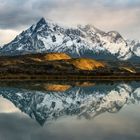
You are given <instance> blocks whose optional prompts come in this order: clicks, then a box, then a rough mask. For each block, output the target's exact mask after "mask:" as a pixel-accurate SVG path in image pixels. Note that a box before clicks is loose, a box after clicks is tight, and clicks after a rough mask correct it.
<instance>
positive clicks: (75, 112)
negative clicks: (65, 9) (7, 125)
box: [0, 82, 140, 125]
mask: <svg viewBox="0 0 140 140" xmlns="http://www.w3.org/2000/svg"><path fill="white" fill-rule="evenodd" d="M15 85H16V84H14V85H12V84H10V85H9V84H7V85H6V84H5V85H1V86H0V95H1V96H2V97H4V98H5V99H7V100H9V101H10V102H12V103H13V104H14V105H15V106H16V107H17V108H18V109H20V110H21V111H22V112H24V113H26V114H27V115H29V116H30V117H31V118H32V119H35V120H36V121H37V122H38V123H39V124H40V125H44V123H45V122H46V123H48V122H52V121H53V120H56V119H60V118H64V117H70V116H73V117H76V118H78V119H81V118H85V119H93V118H95V117H98V116H99V115H100V114H103V113H105V112H109V113H117V112H118V111H119V110H121V109H122V108H123V107H124V106H127V105H130V104H135V103H139V100H140V83H139V82H138V83H136V82H131V83H123V82H122V83H113V84H104V83H102V84H95V83H93V84H91V83H90V84H86V83H84V84H78V83H77V84H76V85H60V84H53V85H51V84H46V83H41V84H40V83H36V84H31V85H32V87H31V88H30V86H25V85H24V86H22V84H21V85H20V84H17V85H20V86H15ZM27 85H28V84H27ZM39 87H40V88H39Z"/></svg>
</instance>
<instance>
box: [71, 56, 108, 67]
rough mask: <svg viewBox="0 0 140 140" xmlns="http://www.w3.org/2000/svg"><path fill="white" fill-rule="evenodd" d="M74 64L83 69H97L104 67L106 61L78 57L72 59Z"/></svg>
mask: <svg viewBox="0 0 140 140" xmlns="http://www.w3.org/2000/svg"><path fill="white" fill-rule="evenodd" d="M72 64H73V65H74V66H75V67H76V68H78V69H81V70H96V69H98V68H104V67H105V63H103V62H101V61H97V60H94V59H89V58H78V59H75V60H73V61H72Z"/></svg>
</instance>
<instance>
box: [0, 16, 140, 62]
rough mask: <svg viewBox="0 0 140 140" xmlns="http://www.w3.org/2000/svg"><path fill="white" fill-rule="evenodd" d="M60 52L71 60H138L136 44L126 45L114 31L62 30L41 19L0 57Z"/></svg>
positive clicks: (90, 28) (138, 45)
mask: <svg viewBox="0 0 140 140" xmlns="http://www.w3.org/2000/svg"><path fill="white" fill-rule="evenodd" d="M44 52H48V53H49V52H64V53H67V54H69V55H70V56H72V57H79V56H81V57H92V58H101V59H105V58H106V59H110V58H111V59H113V58H114V59H120V60H128V59H129V60H131V59H133V58H135V59H139V58H140V43H139V42H135V41H126V40H124V39H123V37H122V36H121V35H120V34H119V33H118V32H116V31H110V32H108V33H106V32H104V31H101V30H99V29H97V28H95V27H94V26H92V25H85V26H82V25H79V26H77V27H75V28H69V27H64V26H61V25H58V24H56V23H53V22H51V21H45V19H44V18H42V19H41V20H40V21H39V22H37V23H36V24H34V25H32V26H31V27H30V28H29V29H27V30H25V31H23V32H22V33H21V34H19V35H18V36H17V37H16V38H15V39H14V40H13V41H12V42H10V43H8V44H6V45H4V46H3V47H2V48H1V49H0V55H23V54H30V53H44Z"/></svg>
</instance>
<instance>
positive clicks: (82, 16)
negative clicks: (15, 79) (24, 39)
mask: <svg viewBox="0 0 140 140" xmlns="http://www.w3.org/2000/svg"><path fill="white" fill-rule="evenodd" d="M139 13H140V1H139V0H133V1H132V0H123V1H122V0H116V1H112V0H94V1H91V0H30V1H28V0H26V1H23V0H0V29H1V30H0V34H4V33H3V31H4V30H10V31H11V30H12V31H13V30H15V31H16V32H18V33H19V30H20V31H22V30H23V29H24V30H25V29H26V28H28V27H30V26H31V25H32V24H33V23H36V22H37V21H38V20H39V19H40V18H41V17H45V18H46V19H51V20H54V21H56V22H60V23H63V24H66V25H72V26H73V25H76V24H88V23H89V24H93V25H95V26H97V27H99V28H101V29H103V30H106V31H109V30H118V31H119V32H121V33H122V35H123V36H125V38H134V39H135V38H137V39H139V36H140V33H138V30H140V26H139V25H140V18H139V15H140V14H139ZM2 38H4V36H2ZM7 38H9V41H10V40H11V36H10V35H9V37H7ZM4 40H8V39H4ZM4 40H3V39H1V38H0V44H3V42H5V41H4Z"/></svg>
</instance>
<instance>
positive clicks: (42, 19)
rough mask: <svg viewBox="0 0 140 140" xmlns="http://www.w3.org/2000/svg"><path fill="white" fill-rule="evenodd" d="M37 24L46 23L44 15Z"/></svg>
mask: <svg viewBox="0 0 140 140" xmlns="http://www.w3.org/2000/svg"><path fill="white" fill-rule="evenodd" d="M37 24H46V20H45V18H44V17H42V18H41V19H40V20H39V21H38V23H37Z"/></svg>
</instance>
